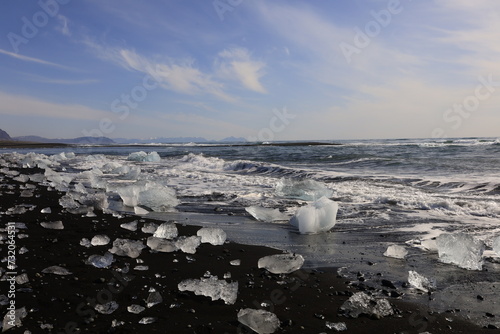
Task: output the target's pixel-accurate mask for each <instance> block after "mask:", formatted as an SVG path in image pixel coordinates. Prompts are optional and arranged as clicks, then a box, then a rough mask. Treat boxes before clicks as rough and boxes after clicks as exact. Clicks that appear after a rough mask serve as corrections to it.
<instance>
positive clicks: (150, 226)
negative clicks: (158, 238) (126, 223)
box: [141, 223, 158, 234]
mask: <svg viewBox="0 0 500 334" xmlns="http://www.w3.org/2000/svg"><path fill="white" fill-rule="evenodd" d="M157 229H158V224H155V223H146V224H144V226H143V227H142V228H141V231H142V232H143V233H148V234H154V233H155V232H156V230H157Z"/></svg>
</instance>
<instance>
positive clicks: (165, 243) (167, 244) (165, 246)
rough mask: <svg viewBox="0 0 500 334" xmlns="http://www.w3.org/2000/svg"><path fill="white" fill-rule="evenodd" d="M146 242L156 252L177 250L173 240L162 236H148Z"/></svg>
mask: <svg viewBox="0 0 500 334" xmlns="http://www.w3.org/2000/svg"><path fill="white" fill-rule="evenodd" d="M146 244H147V245H148V247H149V248H151V249H152V250H154V251H157V252H163V253H172V252H175V251H177V250H178V248H177V246H176V244H175V242H174V241H170V240H166V239H162V238H156V237H149V238H148V240H147V242H146Z"/></svg>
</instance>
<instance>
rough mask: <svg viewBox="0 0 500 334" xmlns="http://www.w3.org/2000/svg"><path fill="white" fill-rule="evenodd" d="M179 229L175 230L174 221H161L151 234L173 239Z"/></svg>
mask: <svg viewBox="0 0 500 334" xmlns="http://www.w3.org/2000/svg"><path fill="white" fill-rule="evenodd" d="M178 234H179V231H178V230H177V226H175V224H174V223H163V224H161V225H160V226H158V228H157V229H156V231H155V232H154V234H153V237H155V238H163V239H174V238H177V235H178Z"/></svg>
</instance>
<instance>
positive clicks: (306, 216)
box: [290, 197, 339, 234]
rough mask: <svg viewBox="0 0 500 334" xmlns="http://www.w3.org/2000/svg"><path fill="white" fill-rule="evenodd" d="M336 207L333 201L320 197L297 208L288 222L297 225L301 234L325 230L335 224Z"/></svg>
mask: <svg viewBox="0 0 500 334" xmlns="http://www.w3.org/2000/svg"><path fill="white" fill-rule="evenodd" d="M338 208H339V206H338V204H337V203H335V202H334V201H332V200H329V199H328V198H326V197H321V198H320V199H319V200H317V201H315V202H313V203H312V204H310V205H307V206H305V207H301V208H300V209H298V210H297V213H296V214H295V215H294V216H293V217H292V219H290V224H291V225H292V226H295V227H297V228H298V229H299V231H300V233H302V234H306V233H319V232H326V231H328V230H330V229H331V228H332V227H333V226H335V223H336V217H337V210H338Z"/></svg>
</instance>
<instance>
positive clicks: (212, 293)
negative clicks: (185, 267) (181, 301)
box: [177, 275, 238, 305]
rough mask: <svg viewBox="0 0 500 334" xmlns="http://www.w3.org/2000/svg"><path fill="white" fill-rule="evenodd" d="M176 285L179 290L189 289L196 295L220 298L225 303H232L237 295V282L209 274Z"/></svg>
mask: <svg viewBox="0 0 500 334" xmlns="http://www.w3.org/2000/svg"><path fill="white" fill-rule="evenodd" d="M177 287H178V288H179V291H191V292H194V294H195V295H197V296H200V295H201V296H206V297H210V298H212V300H218V299H222V300H223V301H224V302H225V303H226V304H227V305H232V304H234V303H235V302H236V298H237V297H238V282H232V283H228V282H226V281H225V280H219V279H218V278H217V276H211V275H209V276H208V277H204V278H201V279H187V280H184V281H182V282H180V283H179V284H178V285H177Z"/></svg>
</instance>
